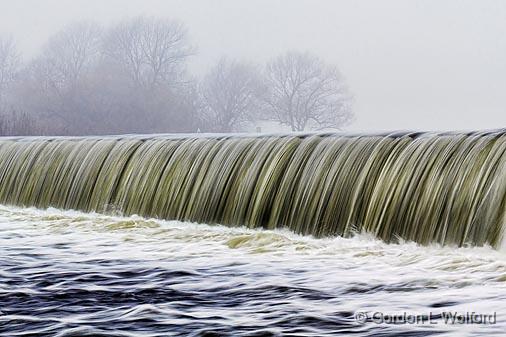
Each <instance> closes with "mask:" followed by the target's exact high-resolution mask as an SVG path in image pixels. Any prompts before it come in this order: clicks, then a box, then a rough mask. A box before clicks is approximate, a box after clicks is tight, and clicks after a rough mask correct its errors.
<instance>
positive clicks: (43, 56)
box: [18, 22, 101, 133]
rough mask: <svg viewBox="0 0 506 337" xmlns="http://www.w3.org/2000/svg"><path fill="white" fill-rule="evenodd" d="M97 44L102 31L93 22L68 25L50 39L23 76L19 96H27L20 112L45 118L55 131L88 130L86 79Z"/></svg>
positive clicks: (97, 56)
mask: <svg viewBox="0 0 506 337" xmlns="http://www.w3.org/2000/svg"><path fill="white" fill-rule="evenodd" d="M100 41H101V28H100V27H99V26H97V25H96V24H94V23H93V22H78V23H75V24H72V25H69V26H67V27H65V28H64V29H63V30H61V31H60V32H58V33H56V34H55V35H54V36H52V37H51V38H50V39H49V40H48V42H47V43H46V44H45V45H44V47H43V49H42V51H41V53H40V55H39V56H37V57H36V58H35V59H34V60H33V61H32V62H31V63H30V64H29V66H28V67H27V69H26V71H25V72H24V74H23V84H22V88H20V89H19V91H20V92H19V94H18V95H19V96H26V97H28V98H27V100H25V101H24V102H23V109H24V110H26V111H29V112H31V113H33V114H39V115H46V118H47V119H51V120H52V123H51V124H52V126H54V127H55V128H57V129H60V130H61V129H62V128H63V127H64V125H65V127H70V129H71V131H70V132H71V133H80V132H82V131H87V129H86V128H87V127H89V125H87V124H89V123H88V120H89V116H88V115H87V113H86V112H87V111H85V110H86V109H87V108H88V106H89V102H88V96H89V92H88V91H89V89H90V88H89V87H88V79H89V76H90V75H91V73H92V72H93V71H94V69H95V66H96V64H97V62H98V60H99V56H100V49H99V47H100ZM28 92H29V93H30V94H29V95H27V93H28ZM72 129H74V131H72Z"/></svg>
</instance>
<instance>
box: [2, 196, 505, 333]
mask: <svg viewBox="0 0 506 337" xmlns="http://www.w3.org/2000/svg"><path fill="white" fill-rule="evenodd" d="M455 312H456V313H458V314H466V313H468V312H469V313H472V312H474V313H475V314H483V315H493V314H494V313H495V316H494V318H495V320H494V321H489V322H487V324H483V323H481V324H480V323H477V322H476V321H475V322H474V324H471V323H470V322H467V323H466V324H460V323H454V324H450V323H449V322H447V323H446V324H445V317H446V318H447V317H448V314H451V313H455ZM362 313H364V314H365V315H367V316H368V318H365V319H364V317H363V314H362ZM404 313H406V316H405V317H404V316H403V315H404ZM389 314H390V315H399V316H401V317H400V318H399V319H398V320H397V322H396V324H393V322H392V321H389V320H388V317H389V316H385V315H389ZM382 315H383V316H382ZM410 315H411V316H410ZM381 317H383V320H381ZM390 317H391V316H390ZM410 317H411V318H413V317H414V318H416V319H417V320H418V324H411V323H412V322H408V320H409V318H410ZM429 317H430V318H432V321H431V322H429V321H425V320H424V319H425V318H429ZM476 317H478V316H476ZM479 317H482V318H483V316H479ZM487 317H488V316H487ZM450 322H451V319H450ZM504 331H506V254H505V253H504V252H503V251H501V250H500V251H497V250H493V249H491V248H487V247H485V248H452V247H445V248H442V247H439V246H432V247H421V246H418V245H416V244H413V243H403V244H397V245H394V244H390V245H388V244H384V243H382V242H380V241H378V240H375V239H372V238H370V237H368V236H365V235H361V236H358V237H355V238H352V239H342V238H334V239H323V240H322V239H313V238H310V237H303V236H297V235H294V234H291V233H289V232H284V231H257V230H248V229H244V228H227V227H222V226H214V227H212V226H207V225H196V224H188V223H181V222H166V221H157V220H146V219H142V218H139V217H129V218H122V217H111V216H104V215H98V214H85V213H79V212H72V211H60V210H54V209H50V210H47V211H41V210H36V209H23V208H13V207H6V206H0V335H2V336H334V335H336V334H339V333H342V334H343V335H351V336H428V335H441V336H446V335H452V336H466V335H471V336H481V335H484V334H490V335H497V336H504Z"/></svg>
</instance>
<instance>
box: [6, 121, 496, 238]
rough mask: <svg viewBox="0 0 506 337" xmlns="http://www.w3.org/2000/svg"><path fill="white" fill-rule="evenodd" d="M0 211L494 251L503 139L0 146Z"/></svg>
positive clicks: (315, 137) (450, 136)
mask: <svg viewBox="0 0 506 337" xmlns="http://www.w3.org/2000/svg"><path fill="white" fill-rule="evenodd" d="M0 203H1V204H7V205H17V206H23V207H30V206H34V207H38V208H48V207H55V208H61V209H75V210H81V211H85V212H99V213H111V212H119V213H121V214H124V215H132V214H138V215H141V216H144V217H154V218H159V219H168V220H181V221H191V222H199V223H207V224H223V225H230V226H246V227H250V228H265V229H276V228H288V229H290V230H292V231H294V232H296V233H300V234H304V235H314V236H316V237H325V236H337V235H339V236H350V235H352V234H353V233H356V232H368V233H372V234H374V235H375V236H376V237H378V238H381V239H383V240H385V241H387V242H395V241H398V240H399V239H402V240H410V241H415V242H418V243H421V244H429V243H440V244H444V245H445V244H451V245H459V246H462V245H468V244H470V245H485V244H489V245H491V246H494V247H498V246H499V245H500V244H501V241H502V238H503V231H504V227H505V225H506V130H504V129H503V130H495V131H486V132H467V133H393V134H382V135H352V134H295V135H290V134H287V135H264V136H254V135H182V136H176V135H154V136H114V137H103V138H99V137H83V138H60V137H54V138H43V137H30V138H0Z"/></svg>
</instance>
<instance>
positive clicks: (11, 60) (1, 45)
mask: <svg viewBox="0 0 506 337" xmlns="http://www.w3.org/2000/svg"><path fill="white" fill-rule="evenodd" d="M19 66H20V56H19V53H18V51H17V49H16V45H15V43H14V40H13V39H12V38H2V37H0V113H1V112H2V110H3V108H4V100H5V96H6V94H7V89H8V88H9V86H10V85H11V84H12V83H13V82H14V79H15V76H16V74H17V72H18V70H19Z"/></svg>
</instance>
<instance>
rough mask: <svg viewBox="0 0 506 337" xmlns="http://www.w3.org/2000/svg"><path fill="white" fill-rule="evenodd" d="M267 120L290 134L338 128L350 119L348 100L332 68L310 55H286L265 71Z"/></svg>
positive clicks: (339, 79) (347, 93)
mask: <svg viewBox="0 0 506 337" xmlns="http://www.w3.org/2000/svg"><path fill="white" fill-rule="evenodd" d="M266 81H267V87H268V88H269V94H268V95H267V96H266V97H267V98H266V100H265V102H266V111H267V115H268V117H269V118H270V119H273V120H275V121H277V122H279V123H281V124H285V125H288V126H290V127H291V129H292V131H303V130H306V129H327V128H340V127H342V126H344V125H346V124H347V123H348V122H349V121H350V119H351V118H352V113H351V96H350V94H349V92H348V90H347V88H346V86H345V83H344V81H343V78H342V77H341V75H340V73H339V71H338V70H337V69H336V68H335V67H331V66H328V65H326V64H325V63H324V62H323V61H322V60H320V59H319V58H318V57H316V56H313V55H311V54H309V53H298V52H288V53H286V54H284V55H281V56H279V57H278V58H276V59H274V60H273V61H271V62H270V63H268V64H267V67H266Z"/></svg>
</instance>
